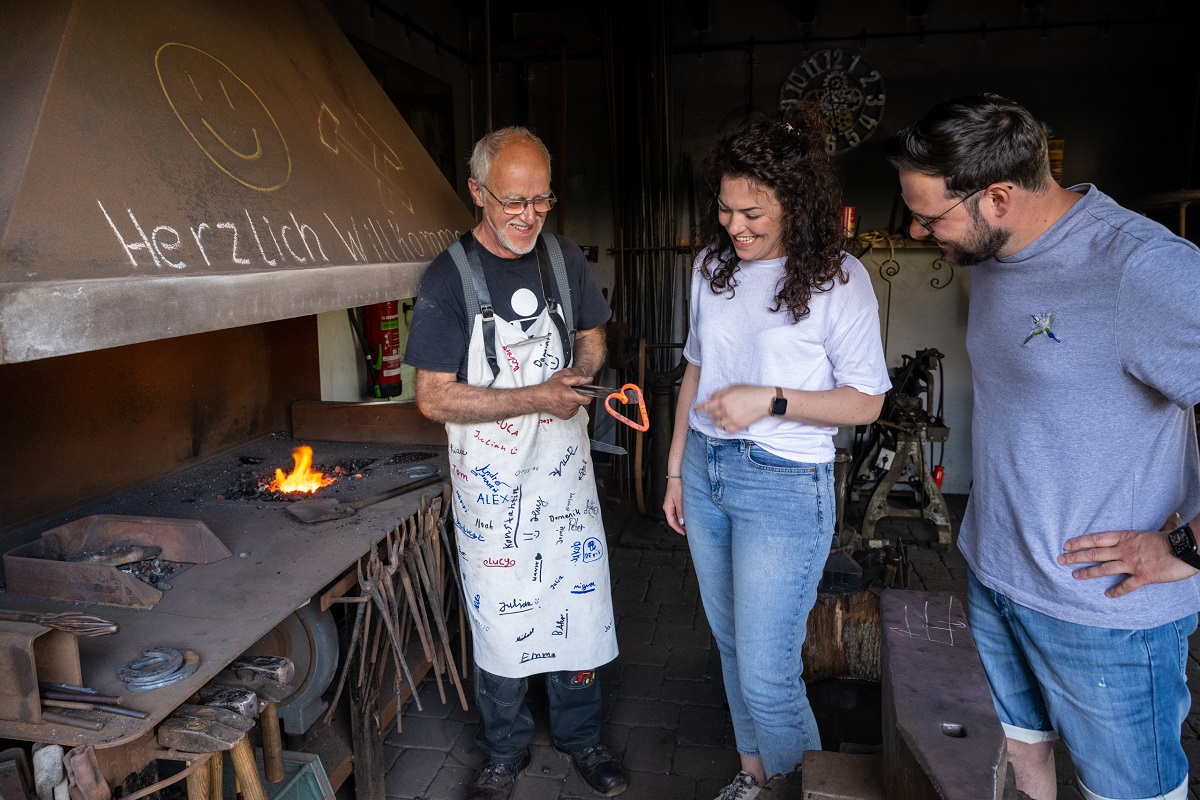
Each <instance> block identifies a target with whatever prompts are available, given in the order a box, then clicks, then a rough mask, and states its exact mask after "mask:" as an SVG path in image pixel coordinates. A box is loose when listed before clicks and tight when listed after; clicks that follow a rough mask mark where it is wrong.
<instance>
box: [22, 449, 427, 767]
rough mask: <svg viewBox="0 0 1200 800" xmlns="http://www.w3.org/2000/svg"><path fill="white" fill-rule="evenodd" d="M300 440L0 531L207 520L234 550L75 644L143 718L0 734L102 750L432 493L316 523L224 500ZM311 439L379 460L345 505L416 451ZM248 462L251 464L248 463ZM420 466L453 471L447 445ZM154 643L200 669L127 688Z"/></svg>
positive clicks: (336, 457) (396, 471) (141, 729)
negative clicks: (89, 522) (133, 665)
mask: <svg viewBox="0 0 1200 800" xmlns="http://www.w3.org/2000/svg"><path fill="white" fill-rule="evenodd" d="M297 444H299V442H297V441H295V440H294V439H291V438H290V437H286V436H277V435H275V436H269V437H265V438H263V439H259V440H256V441H254V442H250V443H248V444H246V445H243V446H241V447H239V448H237V449H236V450H234V451H230V452H227V453H224V454H222V455H220V456H217V457H214V458H211V459H207V460H205V461H204V462H202V463H199V464H195V465H192V466H189V467H188V468H186V469H183V470H180V471H177V472H175V473H171V474H169V475H165V476H162V477H160V478H158V479H156V480H154V481H150V482H148V483H146V484H143V485H141V486H140V487H138V488H137V489H135V490H130V491H126V492H121V493H119V494H116V495H113V496H111V497H109V498H106V499H104V500H101V501H98V502H96V503H93V504H90V505H88V506H86V507H83V508H79V509H76V510H74V511H72V512H71V513H69V514H63V515H59V516H57V517H55V518H53V519H51V520H48V521H46V522H45V523H42V524H39V525H36V526H34V525H31V526H27V527H24V528H21V529H18V530H15V531H13V532H12V533H10V534H7V535H6V536H5V537H3V541H2V542H0V544H3V545H4V546H5V547H9V546H18V545H20V544H24V543H28V542H31V541H34V540H36V539H38V538H40V536H41V534H42V533H43V532H44V530H46V529H48V528H52V527H57V526H59V525H64V524H67V523H70V522H72V521H74V520H76V519H79V518H81V517H85V516H89V515H93V514H123V515H146V516H160V517H169V518H180V517H191V518H194V519H198V520H201V521H202V522H203V523H204V524H205V525H207V526H208V528H209V529H210V530H211V531H212V532H213V534H214V535H215V536H216V537H217V538H218V539H219V540H220V541H221V542H222V543H223V544H224V545H225V546H226V547H227V548H228V549H229V551H230V552H231V553H233V557H232V558H226V559H224V560H221V561H217V562H215V563H211V564H205V565H200V566H196V567H192V568H191V569H189V570H187V571H185V572H183V573H181V574H180V575H178V576H177V577H175V578H173V579H172V581H171V583H172V586H173V588H172V589H171V590H170V591H168V592H166V593H164V594H163V597H162V599H161V600H160V601H159V602H158V604H157V605H156V606H155V607H154V608H153V609H152V610H137V609H133V608H121V607H105V609H104V612H103V613H104V615H105V616H107V617H111V618H112V619H113V620H114V621H115V622H117V623H118V624H119V625H120V628H121V630H120V632H119V633H117V634H115V635H113V636H102V637H95V638H85V639H80V640H79V657H80V660H81V663H82V667H83V674H82V680H83V683H84V684H85V685H87V686H90V687H92V688H94V689H97V690H99V691H100V692H101V693H103V694H117V695H124V697H125V701H126V702H125V705H126V706H128V707H130V708H134V709H137V710H139V711H145V712H146V713H147V717H146V718H145V719H143V720H138V719H132V718H128V717H116V716H111V715H106V716H104V717H103V718H104V719H105V723H106V724H105V728H104V730H103V731H100V732H91V731H83V730H75V729H68V728H61V727H59V728H56V727H54V726H49V725H36V724H28V723H19V722H8V721H0V738H12V739H21V740H26V741H50V742H56V743H59V744H63V745H68V746H75V745H79V744H94V745H95V746H96V747H97V748H104V749H107V748H111V747H113V746H116V745H123V744H125V743H127V742H130V741H133V740H136V739H137V738H138V737H140V736H143V735H144V734H145V733H146V732H147V731H148V730H150V729H151V728H153V726H154V725H156V724H157V723H158V722H160V721H161V720H162V719H164V718H165V717H166V716H167V715H169V713H170V712H171V711H172V710H173V709H174V708H175V707H176V706H178V705H179V704H180V703H182V702H184V701H186V699H187V698H188V697H189V696H191V695H192V693H194V692H195V691H197V690H198V689H199V688H200V687H201V686H203V685H205V684H206V683H208V682H209V681H211V680H212V678H213V677H215V676H216V675H217V673H219V672H220V671H221V670H223V669H224V668H225V667H226V665H228V664H229V663H230V662H231V661H232V660H233V659H234V658H236V657H237V656H239V655H241V654H242V653H244V652H245V651H247V650H248V649H249V648H250V647H251V646H252V645H254V643H255V642H257V641H258V640H259V639H261V638H262V637H263V636H264V635H266V634H267V633H268V632H269V631H271V629H272V628H274V627H275V626H276V625H277V624H278V623H279V622H280V620H283V619H284V618H285V617H287V616H288V615H289V614H291V613H292V612H293V611H295V610H296V609H297V608H298V607H299V606H300V605H301V604H303V603H304V602H306V601H307V600H308V599H309V598H311V597H312V596H314V595H316V594H317V593H319V592H320V591H322V590H323V589H324V588H325V587H326V586H327V585H328V584H329V583H331V582H332V581H334V580H336V579H337V578H339V577H340V576H341V575H342V573H343V572H345V570H346V569H347V568H348V567H351V566H353V565H354V563H355V562H356V561H357V560H358V558H359V557H360V556H361V555H362V554H363V553H365V552H366V551H367V550H368V548H370V547H371V545H372V544H373V543H375V542H378V541H379V540H381V539H382V538H383V537H384V535H385V533H386V532H387V531H388V530H389V529H390V528H391V527H392V526H394V525H395V524H396V523H397V522H398V521H399V520H402V519H405V518H407V517H408V516H411V515H412V514H413V513H415V512H416V510H417V508H418V507H419V501H420V498H421V496H422V495H424V494H427V493H429V492H435V491H436V487H431V488H430V489H429V490H427V491H426V492H414V493H413V494H411V495H402V496H400V497H397V498H394V499H392V500H388V501H386V502H383V503H379V504H377V505H373V506H370V507H368V508H364V509H362V510H361V511H359V512H358V514H356V515H355V516H354V517H351V518H349V519H344V520H338V521H335V522H324V523H318V524H315V525H305V524H302V523H299V522H296V521H295V520H294V519H292V518H291V517H290V516H289V515H288V513H287V510H286V506H287V504H286V503H285V502H266V501H262V500H235V499H228V497H227V495H229V490H230V489H231V488H232V487H234V486H236V485H237V483H238V479H239V476H240V475H241V473H243V472H245V471H247V470H248V469H252V470H255V471H259V472H262V473H265V474H269V473H270V472H271V471H273V470H274V468H275V467H284V468H290V467H291V465H292V458H291V453H292V450H293V449H294V448H295V446H296V445H297ZM313 446H314V450H315V459H316V461H317V462H318V463H337V462H342V461H349V460H351V459H368V458H369V459H375V461H374V463H372V464H371V465H369V466H367V467H365V468H364V470H363V473H362V474H363V475H364V477H363V478H361V479H346V480H343V481H341V482H339V483H335V484H334V485H332V486H330V487H328V488H327V489H326V490H325V491H329V490H332V491H333V492H334V493H335V494H336V495H337V496H339V497H341V498H343V499H345V500H347V501H353V500H357V499H361V498H363V497H368V496H370V495H372V494H377V493H378V492H380V491H382V490H384V489H387V488H390V487H392V486H395V485H396V484H397V483H400V482H401V481H402V476H401V470H402V469H403V468H404V466H406V464H404V463H401V461H402V460H401V459H393V458H392V457H393V456H396V455H397V454H402V453H404V452H407V451H410V450H413V449H416V448H409V447H405V446H401V445H383V444H357V443H356V444H348V443H344V442H316V443H313ZM419 449H420V450H422V451H429V450H432V449H434V448H429V447H422V448H419ZM387 461H395V462H396V463H393V464H387V463H385V462H387ZM248 462H255V463H254V464H253V465H252V466H248ZM427 463H431V464H434V465H436V466H438V467H439V468H440V469H442V470H443V471H445V472H448V471H449V463H448V462H447V460H446V455H445V451H444V450H442V451H440V454H439V455H438V456H437V457H435V458H433V459H431V460H430V461H429V462H427ZM0 608H7V609H13V610H18V611H39V612H56V611H66V610H80V609H81V608H84V609H86V608H87V606H80V605H78V604H72V603H66V602H62V601H55V600H46V599H40V598H30V597H24V596H20V595H15V594H12V593H9V592H0ZM154 646H168V647H176V648H180V649H188V650H192V651H195V652H196V653H198V654H199V655H200V658H201V663H200V666H199V669H198V670H197V672H196V673H195V674H194V675H192V676H191V677H189V678H188V679H187V680H184V681H180V682H179V683H177V684H174V685H172V686H167V687H164V688H160V689H155V690H153V691H149V692H138V693H129V692H128V691H127V690H126V686H125V684H124V683H123V682H122V681H121V680H120V678H119V677H118V676H117V670H118V669H120V668H121V667H124V666H125V665H126V664H128V663H129V662H130V661H132V660H134V659H135V658H137V657H138V656H140V655H141V654H142V652H143V651H144V650H145V649H146V648H148V647H154ZM88 713H91V712H88ZM97 718H100V717H99V716H98V717H97Z"/></svg>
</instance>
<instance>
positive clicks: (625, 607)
mask: <svg viewBox="0 0 1200 800" xmlns="http://www.w3.org/2000/svg"><path fill="white" fill-rule="evenodd" d="M613 611H614V612H615V613H616V615H617V616H618V617H622V618H623V617H639V618H644V619H657V618H658V603H648V602H640V603H632V602H629V601H625V602H624V603H620V604H618V603H617V601H616V598H613Z"/></svg>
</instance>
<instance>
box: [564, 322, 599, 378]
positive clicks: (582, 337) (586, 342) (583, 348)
mask: <svg viewBox="0 0 1200 800" xmlns="http://www.w3.org/2000/svg"><path fill="white" fill-rule="evenodd" d="M606 351H607V348H606V345H605V341H604V326H603V325H601V326H600V327H599V328H589V329H588V330H586V331H579V332H578V333H576V334H575V354H574V357H573V358H572V361H571V368H572V369H574V370H575V371H576V372H578V373H579V374H580V375H583V376H584V377H586V378H589V379H590V378H594V377H596V373H598V372H599V371H600V368H601V367H603V366H604V358H605V356H606Z"/></svg>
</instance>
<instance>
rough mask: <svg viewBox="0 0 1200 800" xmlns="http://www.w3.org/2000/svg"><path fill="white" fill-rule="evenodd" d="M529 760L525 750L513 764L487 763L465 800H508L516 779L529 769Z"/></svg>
mask: <svg viewBox="0 0 1200 800" xmlns="http://www.w3.org/2000/svg"><path fill="white" fill-rule="evenodd" d="M530 760H531V759H530V756H529V751H528V750H526V751H525V752H524V753H522V754H521V757H520V758H518V759H517V761H516V763H515V764H497V763H496V762H495V761H489V762H488V763H487V765H486V766H484V768H483V769H481V770H480V771H479V774H478V775H476V776H475V782H474V783H472V784H471V786H470V788H468V789H467V800H508V798H510V797H512V793H513V787H514V786H516V784H517V778H519V777H521V776H522V775H524V774H525V770H527V769H529V762H530Z"/></svg>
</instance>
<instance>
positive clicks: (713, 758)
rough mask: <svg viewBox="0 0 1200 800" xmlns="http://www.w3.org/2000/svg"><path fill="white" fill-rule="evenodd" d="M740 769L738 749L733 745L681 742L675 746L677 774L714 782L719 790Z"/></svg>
mask: <svg viewBox="0 0 1200 800" xmlns="http://www.w3.org/2000/svg"><path fill="white" fill-rule="evenodd" d="M739 769H741V761H740V760H739V759H738V754H737V750H736V749H734V748H732V747H697V746H691V745H684V744H680V745H679V746H678V747H676V748H675V769H674V772H675V774H676V775H682V776H684V777H687V778H692V779H694V780H697V781H701V782H704V783H709V782H713V783H715V786H714V790H719V789H720V788H721V787H722V786H725V785H726V784H728V783H729V782H730V781H731V780H733V776H734V775H737V773H738V770H739ZM713 793H714V794H715V793H716V791H714V792H713Z"/></svg>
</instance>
